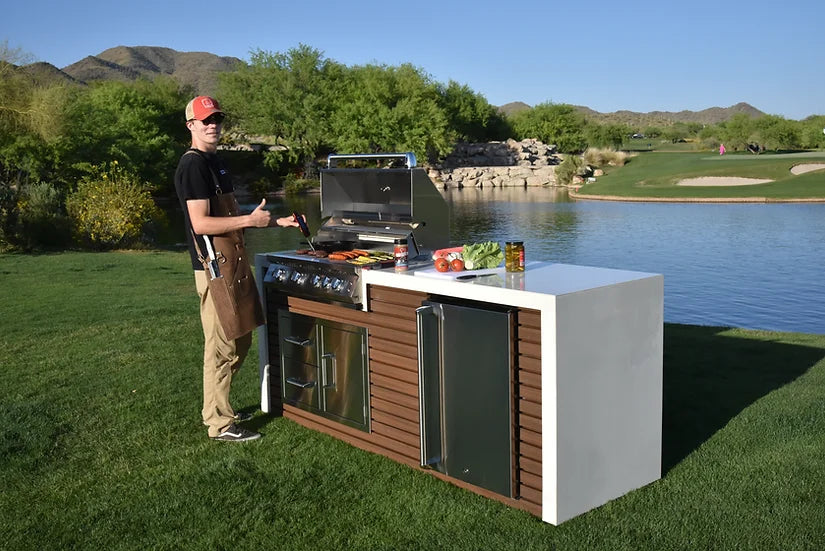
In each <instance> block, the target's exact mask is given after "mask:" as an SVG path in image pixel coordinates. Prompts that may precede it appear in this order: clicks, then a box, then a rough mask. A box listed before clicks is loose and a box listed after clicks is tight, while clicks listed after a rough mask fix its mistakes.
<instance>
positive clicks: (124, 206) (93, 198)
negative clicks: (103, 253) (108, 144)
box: [66, 161, 164, 249]
mask: <svg viewBox="0 0 825 551" xmlns="http://www.w3.org/2000/svg"><path fill="white" fill-rule="evenodd" d="M66 209H67V210H68V212H69V218H70V219H71V222H72V229H73V234H74V237H75V239H76V240H77V241H78V243H80V244H81V245H84V246H87V247H91V248H94V249H115V248H128V247H134V246H136V245H140V244H142V243H148V242H150V241H151V236H152V235H153V234H154V231H155V230H156V229H157V226H158V225H159V224H162V223H163V221H164V217H163V213H162V212H161V210H160V209H158V207H157V206H156V205H155V202H154V200H153V199H152V196H151V195H150V193H149V187H148V185H147V184H145V183H144V182H142V181H141V180H140V179H139V177H138V176H137V175H136V174H134V173H132V172H129V171H127V170H126V169H124V168H123V167H121V166H120V165H119V164H118V162H117V161H112V162H111V163H104V164H102V165H98V166H96V167H93V168H92V170H91V171H90V174H89V175H87V176H84V177H83V178H82V179H81V181H80V182H79V184H78V186H77V190H76V191H75V192H74V193H72V194H71V195H70V196H69V198H68V199H67V200H66Z"/></svg>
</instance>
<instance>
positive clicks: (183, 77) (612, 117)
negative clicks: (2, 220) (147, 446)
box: [26, 46, 764, 128]
mask: <svg viewBox="0 0 825 551" xmlns="http://www.w3.org/2000/svg"><path fill="white" fill-rule="evenodd" d="M243 63H244V61H243V60H241V59H238V58H237V57H221V56H217V55H215V54H210V53H207V52H179V51H177V50H173V49H171V48H162V47H158V46H117V47H115V48H109V49H108V50H105V51H103V52H101V53H99V54H97V55H94V56H88V57H85V58H83V59H81V60H80V61H78V62H76V63H72V64H71V65H69V66H67V67H63V69H62V70H61V69H58V68H57V67H54V66H53V65H50V64H48V63H42V62H41V63H33V64H31V65H27V66H26V70H27V71H30V72H31V73H32V74H33V75H35V76H36V78H42V79H63V80H66V81H73V82H79V83H88V82H92V81H95V80H122V81H129V80H136V79H138V78H141V77H143V78H153V77H155V76H158V75H169V76H171V77H172V78H174V79H175V80H176V81H178V82H179V83H181V84H184V85H189V86H191V87H192V88H193V89H194V92H195V93H198V94H211V93H214V90H215V87H216V84H217V80H218V79H217V75H218V73H221V72H224V71H232V70H234V69H235V68H236V67H237V66H238V65H239V64H243ZM575 107H576V109H578V110H579V111H581V112H582V113H584V114H585V115H586V116H587V117H588V118H589V119H592V120H595V121H597V122H601V123H616V124H627V125H630V126H633V127H638V128H643V127H645V126H667V125H671V124H673V123H674V122H685V123H690V122H696V123H701V124H716V123H719V122H721V121H724V120H727V119H729V118H731V117H732V116H733V115H735V114H737V113H745V114H746V115H748V116H750V117H760V116H762V115H764V113H763V112H762V111H760V110H758V109H756V108H755V107H752V106H751V105H748V104H747V103H737V104H736V105H732V106H730V107H711V108H709V109H704V110H702V111H679V112H669V111H651V112H649V113H636V112H633V111H615V112H613V113H599V112H598V111H594V110H592V109H590V108H588V107H583V106H575ZM499 109H500V110H501V111H502V112H503V113H504V114H505V115H508V116H509V115H512V114H514V113H517V112H519V111H522V110H524V109H530V105H528V104H526V103H524V102H520V101H516V102H512V103H508V104H506V105H502V106H500V107H499Z"/></svg>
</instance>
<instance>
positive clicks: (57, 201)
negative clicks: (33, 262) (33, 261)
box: [17, 182, 70, 250]
mask: <svg viewBox="0 0 825 551" xmlns="http://www.w3.org/2000/svg"><path fill="white" fill-rule="evenodd" d="M18 213H19V215H18V216H19V233H18V236H17V238H18V242H19V244H20V245H21V246H22V247H23V248H25V249H27V250H31V249H42V248H54V247H65V246H66V245H68V244H69V242H70V234H69V219H68V217H67V216H66V213H65V211H64V208H63V200H62V197H61V194H60V192H59V191H58V190H57V189H55V187H54V186H52V185H51V184H48V183H45V182H41V183H37V184H31V185H28V186H25V187H24V188H23V192H22V193H21V199H20V201H19V203H18Z"/></svg>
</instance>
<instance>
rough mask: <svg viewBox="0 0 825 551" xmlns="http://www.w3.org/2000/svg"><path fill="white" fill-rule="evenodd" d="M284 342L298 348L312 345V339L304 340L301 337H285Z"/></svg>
mask: <svg viewBox="0 0 825 551" xmlns="http://www.w3.org/2000/svg"><path fill="white" fill-rule="evenodd" d="M284 341H285V342H288V343H289V344H294V345H296V346H309V345H311V344H312V340H311V339H302V338H300V337H284Z"/></svg>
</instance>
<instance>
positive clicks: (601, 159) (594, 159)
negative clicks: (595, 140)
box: [584, 147, 628, 168]
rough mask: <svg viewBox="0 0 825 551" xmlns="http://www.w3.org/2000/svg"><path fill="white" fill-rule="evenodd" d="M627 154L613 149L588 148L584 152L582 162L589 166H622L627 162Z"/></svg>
mask: <svg viewBox="0 0 825 551" xmlns="http://www.w3.org/2000/svg"><path fill="white" fill-rule="evenodd" d="M627 157H628V155H627V153H625V152H624V151H616V150H615V149H599V148H594V147H590V148H588V149H587V151H585V152H584V162H585V163H586V164H588V165H590V166H595V167H599V168H601V167H605V166H608V165H610V166H624V165H625V163H626V162H627Z"/></svg>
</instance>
